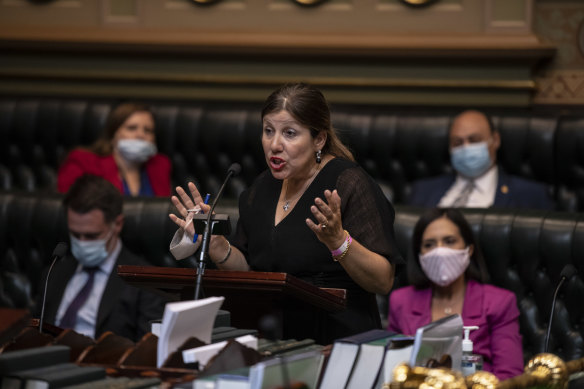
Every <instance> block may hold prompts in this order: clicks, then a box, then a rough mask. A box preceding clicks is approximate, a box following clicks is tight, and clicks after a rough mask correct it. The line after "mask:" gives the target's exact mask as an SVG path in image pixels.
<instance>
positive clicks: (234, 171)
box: [195, 163, 241, 300]
mask: <svg viewBox="0 0 584 389" xmlns="http://www.w3.org/2000/svg"><path fill="white" fill-rule="evenodd" d="M240 172H241V165H240V164H238V163H232V164H231V166H229V169H227V177H225V180H224V181H223V185H221V188H219V192H217V196H215V199H214V200H213V203H212V204H211V209H209V212H207V222H206V223H205V229H204V231H203V239H202V242H201V254H200V257H199V266H198V271H197V280H196V283H195V300H198V299H199V292H200V290H201V281H202V279H203V273H204V272H205V255H207V251H209V240H210V239H211V218H212V217H213V210H214V209H215V206H216V205H217V201H218V200H219V198H220V197H221V195H222V194H223V191H224V190H225V186H226V185H227V182H228V181H229V180H230V179H231V177H233V176H236V175H238V174H239V173H240Z"/></svg>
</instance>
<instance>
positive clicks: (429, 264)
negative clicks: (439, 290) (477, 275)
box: [420, 247, 470, 286]
mask: <svg viewBox="0 0 584 389" xmlns="http://www.w3.org/2000/svg"><path fill="white" fill-rule="evenodd" d="M469 253H470V250H469V248H468V247H467V248H465V249H462V250H456V249H451V248H448V247H436V248H435V249H433V250H431V251H429V252H427V253H426V254H420V266H421V267H422V270H423V271H424V274H426V276H427V277H428V278H429V279H430V281H432V282H433V283H435V284H436V285H439V286H447V285H450V284H452V283H453V282H454V281H455V280H456V279H458V277H460V276H461V275H462V273H464V271H465V270H466V268H467V267H468V265H469V263H470V254H469Z"/></svg>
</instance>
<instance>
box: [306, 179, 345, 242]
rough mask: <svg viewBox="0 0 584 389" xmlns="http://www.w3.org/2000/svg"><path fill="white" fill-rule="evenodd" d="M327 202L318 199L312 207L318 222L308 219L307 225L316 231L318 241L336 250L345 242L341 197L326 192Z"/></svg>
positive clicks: (335, 191) (334, 192) (335, 193)
mask: <svg viewBox="0 0 584 389" xmlns="http://www.w3.org/2000/svg"><path fill="white" fill-rule="evenodd" d="M324 197H325V199H326V201H324V200H323V199H321V198H320V197H317V198H316V199H315V200H314V205H313V206H311V207H310V211H311V212H312V215H313V216H314V218H315V219H316V221H317V222H318V224H315V223H314V222H313V221H312V220H311V219H306V225H307V226H308V227H309V228H310V229H311V230H312V231H314V233H315V234H316V237H317V238H318V240H320V241H321V242H322V243H324V244H325V245H326V246H327V247H328V248H329V249H330V250H335V249H336V248H338V247H339V246H340V245H341V244H343V241H344V240H345V231H344V230H343V221H342V218H341V197H340V196H339V194H338V193H337V190H336V189H335V190H334V191H332V192H331V191H330V190H328V189H327V190H325V191H324Z"/></svg>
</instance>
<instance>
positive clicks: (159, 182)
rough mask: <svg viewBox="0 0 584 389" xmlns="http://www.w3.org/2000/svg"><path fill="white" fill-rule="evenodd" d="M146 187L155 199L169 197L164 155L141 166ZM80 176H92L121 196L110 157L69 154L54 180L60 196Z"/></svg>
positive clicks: (82, 152) (79, 151) (84, 152)
mask: <svg viewBox="0 0 584 389" xmlns="http://www.w3.org/2000/svg"><path fill="white" fill-rule="evenodd" d="M144 169H146V174H147V175H148V178H149V179H150V185H152V190H153V191H154V194H155V195H156V196H170V169H171V167H170V159H168V157H167V156H166V155H163V154H156V155H155V156H153V157H152V158H150V159H149V160H148V161H146V163H145V164H144ZM83 174H94V175H96V176H100V177H103V178H105V179H106V180H108V181H109V182H111V183H112V184H114V186H115V187H116V188H118V189H119V190H120V192H122V193H123V192H124V187H123V184H122V179H121V177H120V174H119V171H118V166H117V165H116V161H115V160H114V157H113V155H107V156H100V155H97V154H95V153H93V152H91V151H89V150H83V149H76V150H73V151H71V152H70V153H69V155H68V156H67V158H66V159H65V161H64V162H63V164H62V165H61V167H60V168H59V176H58V178H57V189H58V191H59V192H61V193H65V192H67V191H68V190H69V187H71V185H73V183H74V182H75V180H76V179H77V178H79V177H80V176H82V175H83Z"/></svg>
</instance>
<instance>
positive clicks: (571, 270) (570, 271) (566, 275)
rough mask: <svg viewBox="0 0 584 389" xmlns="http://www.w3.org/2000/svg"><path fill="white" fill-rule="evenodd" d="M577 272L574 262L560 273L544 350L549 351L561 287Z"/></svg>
mask: <svg viewBox="0 0 584 389" xmlns="http://www.w3.org/2000/svg"><path fill="white" fill-rule="evenodd" d="M576 273H577V270H576V268H575V267H574V265H572V264H568V265H566V266H564V268H563V269H562V272H561V273H560V277H561V278H560V282H559V283H558V286H557V287H556V291H555V292H554V297H553V300H552V309H551V312H550V320H549V322H548V323H549V324H548V328H547V334H546V336H545V348H544V350H543V352H545V353H547V352H548V346H549V343H550V335H551V331H552V322H553V320H554V310H555V308H556V300H557V299H558V293H559V291H560V289H561V288H562V285H563V284H564V281H566V280H569V279H570V278H572V277H573V276H574V274H576Z"/></svg>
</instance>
